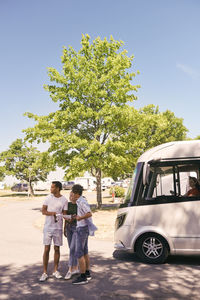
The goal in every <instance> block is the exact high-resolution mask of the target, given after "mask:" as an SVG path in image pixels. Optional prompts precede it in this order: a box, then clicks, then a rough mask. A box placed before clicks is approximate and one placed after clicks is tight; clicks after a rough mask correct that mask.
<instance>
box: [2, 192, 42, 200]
mask: <svg viewBox="0 0 200 300" xmlns="http://www.w3.org/2000/svg"><path fill="white" fill-rule="evenodd" d="M47 195H48V193H41V194H34V196H30V197H29V198H31V199H34V198H35V197H43V196H47ZM6 197H8V198H10V197H12V198H16V197H20V198H24V197H26V198H27V197H28V193H23V192H22V193H21V192H18V193H11V194H4V195H0V198H6Z"/></svg>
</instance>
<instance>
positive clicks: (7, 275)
mask: <svg viewBox="0 0 200 300" xmlns="http://www.w3.org/2000/svg"><path fill="white" fill-rule="evenodd" d="M65 261H67V256H66V260H65ZM91 264H92V276H93V278H92V280H91V281H90V282H89V283H88V284H87V285H83V286H74V285H72V283H71V280H69V281H65V280H55V279H53V278H51V277H50V278H49V279H48V280H47V281H46V282H44V283H39V281H38V278H39V276H40V275H41V265H39V264H38V265H29V266H24V267H23V268H21V269H17V268H14V266H13V265H4V266H0V274H1V276H2V275H3V277H1V294H0V299H9V300H17V299H20V300H24V299H34V300H35V299H36V300H37V299H38V300H46V299H55V300H57V299H67V300H75V299H76V300H77V299H81V300H86V299H87V300H90V299H91V300H110V299H113V300H130V299H142V300H143V299H162V300H163V299H171V300H172V299H173V300H174V299H195V300H196V299H199V295H198V291H199V288H200V283H199V279H198V278H199V271H200V267H199V257H185V256H176V257H170V258H169V260H168V262H167V263H166V264H163V265H146V264H143V263H140V262H139V260H138V259H137V257H136V256H135V255H133V254H128V253H121V252H118V251H115V252H114V258H105V257H102V256H100V255H99V253H95V252H92V255H91ZM52 267H53V266H52V263H50V265H49V271H50V272H51V271H52ZM66 269H67V267H66V263H65V262H63V261H61V263H60V271H61V273H62V274H63V275H64V274H65V272H66Z"/></svg>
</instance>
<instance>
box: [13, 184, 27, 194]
mask: <svg viewBox="0 0 200 300" xmlns="http://www.w3.org/2000/svg"><path fill="white" fill-rule="evenodd" d="M11 191H13V192H28V184H27V183H17V184H15V185H13V186H12V187H11Z"/></svg>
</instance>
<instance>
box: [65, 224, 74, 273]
mask: <svg viewBox="0 0 200 300" xmlns="http://www.w3.org/2000/svg"><path fill="white" fill-rule="evenodd" d="M66 232H67V241H68V246H69V262H68V265H69V272H72V253H71V242H72V236H73V232H72V230H71V228H70V226H69V225H67V228H66Z"/></svg>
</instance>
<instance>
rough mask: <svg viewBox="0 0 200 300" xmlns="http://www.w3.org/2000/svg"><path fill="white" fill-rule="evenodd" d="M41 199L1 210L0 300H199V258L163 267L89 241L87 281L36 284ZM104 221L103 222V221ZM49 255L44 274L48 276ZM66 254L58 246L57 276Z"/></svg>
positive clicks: (171, 260)
mask: <svg viewBox="0 0 200 300" xmlns="http://www.w3.org/2000/svg"><path fill="white" fill-rule="evenodd" d="M41 205H42V200H38V199H37V200H30V201H21V202H20V201H14V202H12V201H9V203H7V204H4V205H2V206H0V239H1V247H0V276H1V285H0V290H1V292H0V299H13V300H14V299H68V300H73V299H74V300H75V299H94V300H96V299H97V300H107V299H108V300H109V299H114V300H115V299H116V300H118V299H120V300H121V299H122V300H129V299H194V300H196V299H200V296H199V291H200V280H199V277H200V266H199V262H200V257H192V256H190V257H186V256H178V257H175V256H174V257H170V258H169V259H168V261H167V263H166V264H164V265H146V264H143V263H140V262H139V260H138V259H137V257H136V256H135V255H132V254H126V253H122V252H117V251H115V252H114V257H113V251H114V249H113V242H111V241H99V240H95V239H92V238H91V239H90V245H89V247H90V254H91V266H92V267H91V269H92V276H93V278H92V280H91V281H90V282H89V283H88V284H87V285H84V286H73V285H72V284H71V280H69V281H65V280H55V279H53V278H52V277H50V278H49V279H48V280H47V282H45V283H39V281H38V278H39V277H40V275H41V272H42V266H41V262H42V252H43V246H42V232H41V231H40V230H39V229H37V228H36V227H34V221H35V220H36V219H37V218H38V217H39V216H40V214H41V213H40V210H39V209H40V207H41ZM105 222H106V220H105ZM52 259H53V252H52V253H51V255H50V264H49V274H51V272H52V267H53V266H52ZM67 260H68V250H67V242H66V240H65V239H64V246H63V247H61V262H60V272H61V273H62V274H63V275H65V273H66V271H67Z"/></svg>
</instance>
